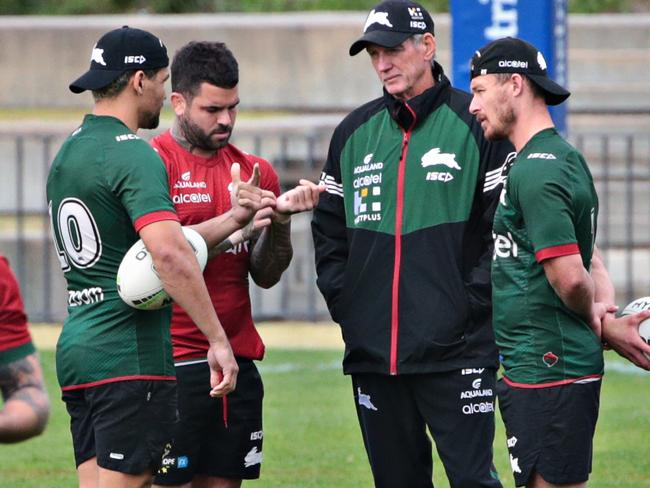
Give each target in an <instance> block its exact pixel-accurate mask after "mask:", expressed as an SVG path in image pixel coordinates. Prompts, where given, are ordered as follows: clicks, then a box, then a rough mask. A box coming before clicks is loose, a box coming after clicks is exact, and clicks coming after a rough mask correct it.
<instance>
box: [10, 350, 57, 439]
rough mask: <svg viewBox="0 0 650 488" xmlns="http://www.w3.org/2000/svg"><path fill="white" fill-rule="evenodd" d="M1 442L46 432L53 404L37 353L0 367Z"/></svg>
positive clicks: (27, 437)
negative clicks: (0, 396) (51, 404)
mask: <svg viewBox="0 0 650 488" xmlns="http://www.w3.org/2000/svg"><path fill="white" fill-rule="evenodd" d="M0 391H2V398H3V399H4V408H3V409H2V410H0V443H13V442H19V441H23V440H26V439H29V438H30V437H34V436H37V435H39V434H41V433H42V432H43V430H44V429H45V425H46V424H47V419H48V417H49V415H50V401H49V399H48V397H47V392H46V391H45V385H44V384H43V372H42V370H41V365H40V364H39V362H38V356H37V355H36V353H33V354H30V355H28V356H26V357H24V358H22V359H18V360H17V361H13V362H11V363H8V364H3V365H0Z"/></svg>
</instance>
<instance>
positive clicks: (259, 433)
mask: <svg viewBox="0 0 650 488" xmlns="http://www.w3.org/2000/svg"><path fill="white" fill-rule="evenodd" d="M262 438H264V431H263V430H258V431H257V432H251V440H252V441H257V440H260V439H262Z"/></svg>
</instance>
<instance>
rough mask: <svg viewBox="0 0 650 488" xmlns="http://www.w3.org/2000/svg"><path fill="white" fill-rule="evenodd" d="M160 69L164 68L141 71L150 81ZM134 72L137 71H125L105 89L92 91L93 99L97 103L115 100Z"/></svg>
mask: <svg viewBox="0 0 650 488" xmlns="http://www.w3.org/2000/svg"><path fill="white" fill-rule="evenodd" d="M161 69H164V68H154V69H145V70H143V71H144V75H145V76H146V77H147V78H148V79H152V78H154V77H155V76H156V75H157V74H158V72H159V71H160V70H161ZM136 71H139V70H129V71H125V72H124V73H122V74H121V75H120V76H118V77H117V78H115V79H114V80H113V81H111V82H110V83H109V84H108V85H106V86H105V87H103V88H99V89H98V90H93V98H94V99H95V101H96V102H98V101H99V100H104V99H108V98H115V97H116V96H118V95H119V94H120V93H122V90H124V87H126V85H127V83H128V82H129V80H130V79H131V77H132V76H133V75H134V74H135V73H136Z"/></svg>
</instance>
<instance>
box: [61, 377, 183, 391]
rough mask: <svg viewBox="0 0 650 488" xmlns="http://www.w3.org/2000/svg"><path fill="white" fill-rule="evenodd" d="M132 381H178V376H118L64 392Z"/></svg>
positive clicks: (72, 386)
mask: <svg viewBox="0 0 650 488" xmlns="http://www.w3.org/2000/svg"><path fill="white" fill-rule="evenodd" d="M131 380H151V381H176V376H155V375H146V374H137V375H133V376H118V377H117V378H106V379H105V380H99V381H92V382H90V383H82V384H80V385H70V386H62V387H61V390H62V391H72V390H81V389H82V388H92V387H93V386H99V385H105V384H107V383H117V382H118V381H131Z"/></svg>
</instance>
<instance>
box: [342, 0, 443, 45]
mask: <svg viewBox="0 0 650 488" xmlns="http://www.w3.org/2000/svg"><path fill="white" fill-rule="evenodd" d="M425 32H430V33H431V34H433V19H431V16H430V15H429V12H427V11H426V10H425V8H424V7H423V6H422V5H420V4H418V3H415V2H411V1H407V0H386V1H384V2H381V3H379V4H377V5H375V7H374V8H373V9H372V10H371V11H370V13H369V14H368V18H367V19H366V24H365V26H364V27H363V36H361V37H360V38H359V39H357V40H356V41H355V42H354V43H353V44H352V46H350V56H354V55H356V54H358V53H359V52H360V51H361V50H363V49H364V48H365V47H366V46H367V45H368V44H378V45H380V46H383V47H395V46H399V45H400V44H401V43H403V42H404V41H405V40H407V39H408V38H409V37H411V36H413V35H415V34H424V33H425Z"/></svg>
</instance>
